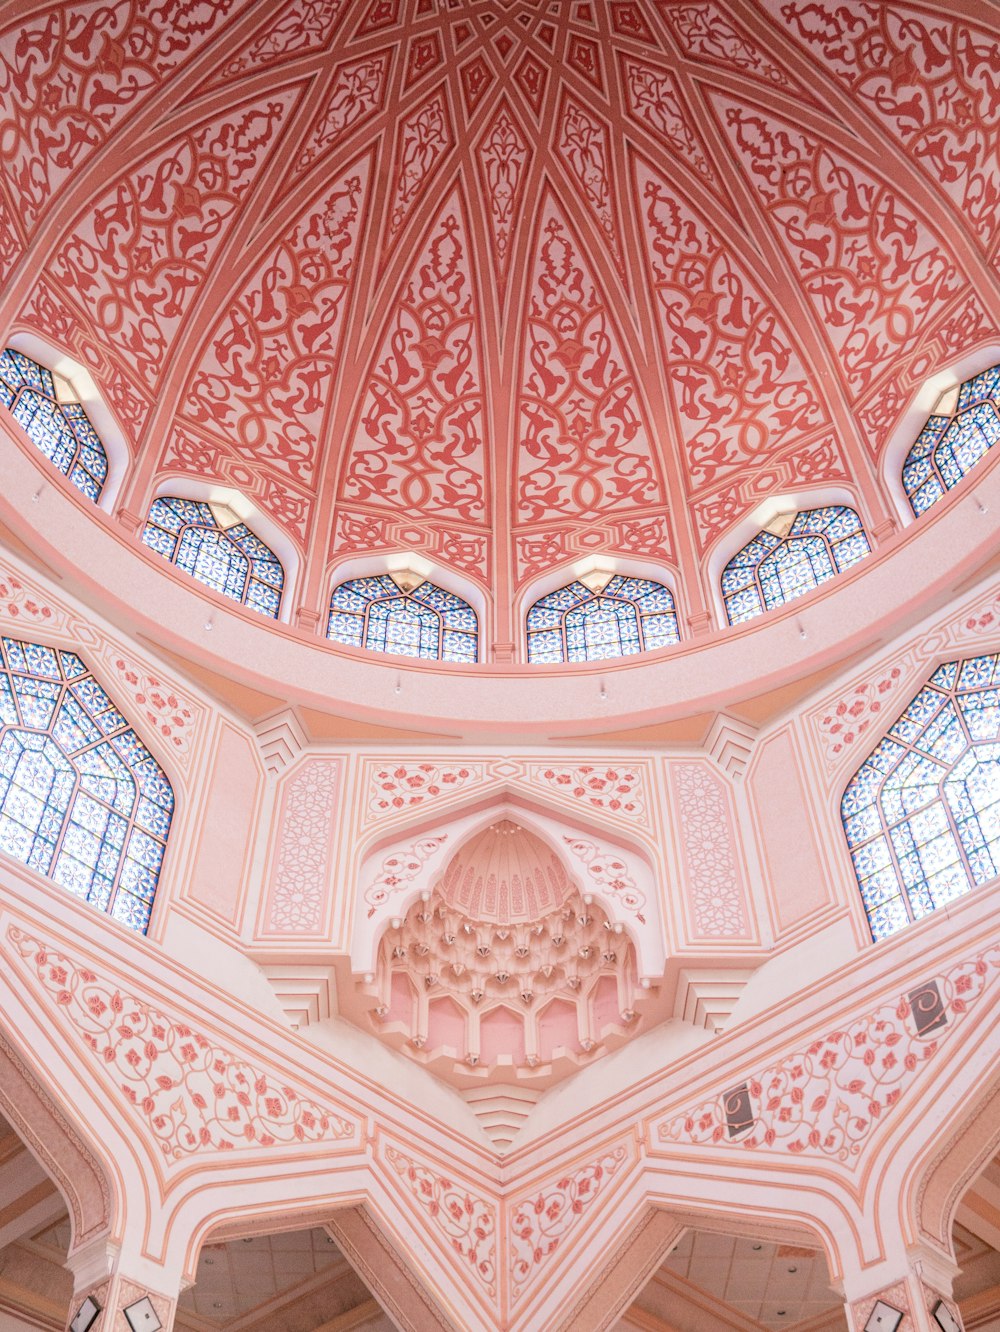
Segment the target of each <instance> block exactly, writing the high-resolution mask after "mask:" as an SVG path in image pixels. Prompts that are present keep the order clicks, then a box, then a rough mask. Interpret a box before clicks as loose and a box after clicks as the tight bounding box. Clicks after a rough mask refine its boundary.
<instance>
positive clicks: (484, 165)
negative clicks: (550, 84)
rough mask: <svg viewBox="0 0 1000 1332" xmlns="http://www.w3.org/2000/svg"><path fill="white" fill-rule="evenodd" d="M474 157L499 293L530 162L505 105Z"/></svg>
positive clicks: (516, 126)
mask: <svg viewBox="0 0 1000 1332" xmlns="http://www.w3.org/2000/svg"><path fill="white" fill-rule="evenodd" d="M476 154H477V158H478V161H479V172H480V176H481V178H482V183H483V195H484V198H485V200H486V208H487V215H488V217H489V221H490V228H491V231H492V235H493V246H492V253H493V262H494V264H495V265H496V272H497V282H498V284H499V285H500V287H501V289H502V288H503V283H504V278H505V277H506V273H507V261H508V259H509V258H510V246H511V240H512V238H513V233H514V225H515V222H516V220H517V217H518V214H519V212H520V207H521V194H522V188H523V185H524V176H525V172H526V170H527V166H528V161H529V158H530V154H529V152H528V145H527V144H526V143H525V141H524V136H523V135H522V133H521V131H520V129H519V128H518V125H517V121H516V120H515V119H514V116H513V114H512V112H511V110H510V107H509V106H508V105H507V103H506V102H501V103H500V105H499V107H498V108H497V112H496V115H495V116H494V117H493V119H492V120H491V122H490V124H489V125H488V127H487V129H486V130H485V132H484V133H483V136H482V138H481V139H480V140H479V143H478V144H477V145H476Z"/></svg>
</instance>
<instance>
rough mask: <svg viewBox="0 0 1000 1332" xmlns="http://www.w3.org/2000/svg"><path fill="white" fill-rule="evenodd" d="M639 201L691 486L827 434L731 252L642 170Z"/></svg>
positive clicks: (787, 340)
mask: <svg viewBox="0 0 1000 1332" xmlns="http://www.w3.org/2000/svg"><path fill="white" fill-rule="evenodd" d="M636 198H637V200H639V202H640V206H641V209H642V217H643V221H644V223H645V227H644V231H645V236H646V243H647V253H648V257H649V266H650V272H651V275H652V279H653V285H654V289H655V292H656V296H657V305H658V308H659V312H660V316H661V329H662V332H663V345H664V351H665V353H666V357H667V360H668V362H669V364H670V366H671V374H670V384H671V387H672V389H673V393H674V398H675V401H676V404H677V413H678V417H679V419H680V423H681V430H682V432H683V435H684V440H685V444H686V449H687V456H688V461H689V467H690V476H691V480H692V482H693V484H694V485H695V486H696V487H700V486H704V485H705V484H706V483H714V484H718V482H719V481H720V480H722V479H723V478H724V477H726V476H728V475H731V474H732V473H733V472H734V471H737V470H743V469H745V468H746V466H747V465H748V464H755V463H760V462H762V461H764V460H768V461H769V460H770V459H771V458H772V457H773V455H774V453H775V451H776V449H778V448H782V447H787V446H789V445H790V444H794V443H796V442H798V441H799V440H801V438H802V437H803V436H804V435H810V434H812V433H813V432H814V431H816V430H817V428H823V427H826V426H828V419H827V413H826V410H825V408H824V406H823V404H822V403H821V402H820V401H819V400H818V399H817V397H816V395H815V393H814V392H813V389H812V387H811V385H810V382H809V379H808V377H807V375H806V372H805V369H804V367H803V364H802V361H801V359H800V356H799V353H798V349H797V348H796V347H795V344H794V342H793V341H792V338H791V335H790V333H789V330H788V328H787V327H786V325H785V323H784V321H783V320H782V318H781V317H780V315H779V313H778V310H777V308H776V306H775V305H774V303H773V302H771V301H770V300H769V299H768V298H767V297H766V295H764V294H763V293H762V292H761V290H760V288H759V286H758V285H757V284H756V283H755V282H754V280H753V278H752V277H751V275H750V274H749V273H748V272H747V271H746V269H745V268H744V267H743V265H742V264H740V262H739V261H738V259H737V258H736V255H735V252H734V249H733V247H732V245H731V244H728V243H726V242H724V241H723V240H722V238H721V237H719V236H718V235H717V234H716V233H715V232H713V231H712V230H711V228H710V227H709V226H708V225H707V224H706V223H705V221H704V220H703V219H702V218H700V217H699V216H698V215H697V214H696V213H695V212H694V211H693V210H692V209H691V208H690V206H689V205H688V204H687V203H686V202H685V201H684V200H683V199H682V198H681V196H680V195H678V194H677V193H675V192H674V191H673V190H672V189H671V188H670V186H669V185H668V184H667V182H666V181H665V180H664V179H663V178H662V177H661V176H659V175H657V174H655V173H654V172H653V171H652V169H650V168H648V167H646V166H645V165H642V164H639V165H638V166H637V168H636Z"/></svg>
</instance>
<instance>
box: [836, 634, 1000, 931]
mask: <svg viewBox="0 0 1000 1332" xmlns="http://www.w3.org/2000/svg"><path fill="white" fill-rule="evenodd" d="M998 685H1000V655H998V654H993V655H991V656H984V657H972V658H969V659H967V660H965V661H951V662H947V663H946V664H945V665H943V666H939V667H938V669H937V670H936V671H935V672H934V674H933V675H932V676H931V678H930V679H929V680H928V682H927V684H926V685H924V687H923V689H921V691H920V693H919V694H917V696H916V698H915V699H913V701H912V702H911V703H910V705H909V706H908V707H907V708H906V710H905V711H904V712H903V714H902V716H901V717H900V718H899V719H898V720H897V721H896V723H895V724H894V725H893V726H892V728H891V729H890V731H889V733H888V735H887V736H886V737H885V739H884V740H883V741H882V743H881V744H880V745H879V746H878V748H877V749H876V750H875V752H874V753H873V754H872V755H871V757H870V758H868V759H867V760H866V761H865V762H864V763H863V764H862V765H861V767H860V768H859V769H858V771H857V773H856V774H855V775H854V777H853V778H852V780H851V783H850V785H849V786H848V788H847V790H846V791H845V792H844V798H843V801H842V804H841V814H842V817H843V821H844V831H845V832H846V834H847V843H848V846H849V847H850V848H851V854H852V856H853V858H854V869H855V872H856V874H857V876H858V883H859V884H860V886H861V896H862V899H863V901H864V905H865V910H866V912H867V913H868V920H869V922H870V924H871V930H872V937H873V938H875V939H882V938H884V937H885V936H886V935H888V934H891V933H892V932H893V931H894V930H898V929H899V928H900V927H901V926H903V925H905V924H907V922H908V921H911V920H919V919H920V918H921V916H926V915H927V913H928V912H930V911H934V910H935V909H936V908H937V907H939V906H943V905H944V904H945V903H946V902H950V901H951V900H952V898H955V897H959V896H961V894H963V893H966V892H968V891H969V889H970V888H974V887H975V886H976V885H977V884H981V883H986V882H987V881H988V880H990V879H993V878H995V877H996V875H997V874H998V873H1000V689H998Z"/></svg>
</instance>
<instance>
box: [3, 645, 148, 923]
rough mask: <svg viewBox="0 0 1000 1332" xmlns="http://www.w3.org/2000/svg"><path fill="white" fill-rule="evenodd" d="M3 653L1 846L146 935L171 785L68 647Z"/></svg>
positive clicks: (34, 647) (9, 649) (15, 648)
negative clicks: (65, 648) (67, 649)
mask: <svg viewBox="0 0 1000 1332" xmlns="http://www.w3.org/2000/svg"><path fill="white" fill-rule="evenodd" d="M0 652H2V661H0V850H2V851H5V852H6V853H7V854H8V855H9V856H13V857H14V858H15V859H16V860H19V861H21V862H22V864H25V865H28V866H30V868H31V869H34V870H37V871H38V872H39V873H40V874H46V875H48V877H49V878H50V879H52V880H54V881H55V882H56V883H58V884H61V885H62V887H64V888H66V889H67V890H68V891H69V892H71V893H73V894H74V895H75V896H77V897H80V898H83V899H84V900H85V901H87V902H90V903H91V904H92V905H93V906H95V907H97V909H98V910H100V911H106V912H108V913H109V914H110V915H111V916H113V917H114V918H115V920H119V921H121V922H122V924H123V925H127V926H129V928H130V929H133V930H138V931H139V932H140V933H142V934H144V933H145V931H146V927H147V925H148V924H149V914H150V911H151V909H152V905H153V896H154V894H155V892H156V883H157V879H158V878H159V873H160V864H161V862H162V860H163V850H164V847H165V845H166V840H167V833H168V831H169V829H170V819H171V816H172V814H173V808H174V796H173V791H172V790H171V788H170V783H169V782H168V781H167V778H166V777H165V776H164V773H163V771H162V769H161V768H160V766H159V764H158V763H157V762H156V760H155V759H154V758H153V756H152V755H151V754H150V752H149V750H148V749H146V747H145V745H144V744H143V743H142V741H141V740H140V739H139V738H138V736H137V735H136V734H135V732H134V731H133V730H132V728H131V727H130V726H129V724H128V721H127V720H126V719H125V717H124V716H123V715H122V714H121V713H120V712H119V711H118V709H117V708H116V707H115V705H114V703H112V701H111V699H110V698H109V697H108V695H107V694H106V693H105V692H104V690H103V689H102V687H101V686H100V685H99V684H98V683H97V681H96V680H95V679H94V677H93V676H92V675H91V673H90V671H89V670H88V669H87V667H86V666H85V665H84V664H83V662H82V661H81V660H80V658H79V657H78V656H77V655H76V654H75V653H73V652H65V651H61V650H58V649H54V648H48V647H43V646H42V645H41V644H38V643H21V642H18V641H17V640H15V639H13V638H3V639H0Z"/></svg>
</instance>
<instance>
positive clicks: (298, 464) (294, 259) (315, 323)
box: [182, 158, 369, 485]
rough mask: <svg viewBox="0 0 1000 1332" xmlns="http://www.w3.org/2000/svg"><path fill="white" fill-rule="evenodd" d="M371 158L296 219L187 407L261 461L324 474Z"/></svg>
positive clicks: (304, 477)
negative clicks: (325, 437)
mask: <svg viewBox="0 0 1000 1332" xmlns="http://www.w3.org/2000/svg"><path fill="white" fill-rule="evenodd" d="M368 171H369V159H367V158H365V159H364V160H363V161H362V162H361V163H359V164H358V165H357V166H355V167H352V168H351V169H350V170H349V171H347V172H345V173H344V174H343V175H342V176H341V177H339V179H337V180H336V181H335V183H334V184H333V185H332V186H330V187H329V188H328V189H326V190H325V191H324V192H323V194H322V195H321V197H320V198H319V199H318V200H317V201H316V202H315V203H314V204H313V205H312V206H311V207H310V208H309V209H308V210H307V211H306V212H305V213H304V214H302V215H301V216H300V217H299V218H297V219H296V221H295V222H294V224H293V225H292V226H291V227H289V229H288V230H287V231H286V232H285V234H284V235H283V236H282V237H281V238H280V240H279V241H278V242H277V244H276V245H275V246H274V247H273V249H272V250H271V251H270V253H269V254H268V255H267V257H266V258H265V259H264V261H263V262H262V263H261V264H260V265H258V267H257V269H256V271H255V272H254V273H253V275H252V276H251V277H250V278H249V280H248V281H247V282H246V283H245V284H244V286H243V288H242V290H240V291H239V292H238V293H237V294H236V296H235V297H234V298H233V300H232V303H231V305H230V307H229V309H228V310H227V311H226V313H225V314H224V315H223V316H222V318H221V319H220V320H219V321H218V323H217V324H216V325H215V328H214V329H213V330H212V332H211V334H210V335H209V337H208V338H207V340H206V343H205V346H204V348H203V350H202V353H201V359H200V363H197V364H196V368H195V370H194V371H193V373H192V376H191V379H190V380H189V384H188V389H187V394H186V397H185V401H184V405H183V408H182V410H183V411H184V413H185V415H186V416H187V417H188V418H189V419H190V420H191V421H192V422H193V423H195V424H196V425H198V426H200V427H201V428H202V429H204V430H206V431H209V432H210V433H212V434H213V435H215V436H216V437H217V438H218V439H219V440H221V441H223V442H226V443H228V445H229V446H230V448H231V449H232V451H233V452H234V453H235V454H236V455H238V456H239V457H241V458H244V459H246V460H247V461H248V462H250V463H251V464H253V465H256V466H259V465H260V464H261V463H266V464H267V465H268V467H269V470H272V471H277V472H279V473H281V474H283V475H285V476H288V477H290V478H291V479H292V480H293V481H296V482H299V483H301V484H304V485H310V484H311V483H312V482H313V480H314V477H315V469H316V458H317V450H318V440H319V436H320V432H321V427H322V423H323V417H324V414H325V411H326V405H327V402H328V400H329V397H330V383H331V379H332V376H333V374H334V371H335V369H336V364H337V349H338V344H339V340H340V328H341V321H342V317H343V310H344V306H345V304H346V300H347V293H348V291H349V289H350V284H351V279H352V277H353V272H354V255H355V248H356V245H357V238H358V230H359V226H360V218H361V215H362V212H363V206H364V199H365V193H366V189H367V183H368Z"/></svg>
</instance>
